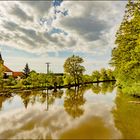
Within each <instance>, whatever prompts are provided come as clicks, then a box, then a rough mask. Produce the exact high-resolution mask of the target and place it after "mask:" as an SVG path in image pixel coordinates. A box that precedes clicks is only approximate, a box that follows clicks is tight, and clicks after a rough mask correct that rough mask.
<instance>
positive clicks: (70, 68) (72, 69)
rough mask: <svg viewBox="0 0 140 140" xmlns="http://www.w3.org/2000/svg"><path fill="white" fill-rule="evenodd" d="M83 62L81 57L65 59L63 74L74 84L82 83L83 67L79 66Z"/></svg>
mask: <svg viewBox="0 0 140 140" xmlns="http://www.w3.org/2000/svg"><path fill="white" fill-rule="evenodd" d="M83 62H84V60H83V59H82V58H81V57H79V56H75V55H73V56H71V57H69V58H67V59H66V61H65V63H64V72H65V73H66V74H67V75H70V76H71V77H72V78H73V79H74V83H75V84H79V83H80V81H82V76H83V72H84V71H85V68H84V66H82V65H81V63H83Z"/></svg>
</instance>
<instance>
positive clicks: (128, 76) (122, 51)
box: [111, 0, 140, 87]
mask: <svg viewBox="0 0 140 140" xmlns="http://www.w3.org/2000/svg"><path fill="white" fill-rule="evenodd" d="M115 43H116V45H117V47H116V48H114V49H113V51H112V59H111V64H112V66H114V67H115V73H116V79H117V81H118V83H120V84H121V85H122V86H123V87H125V86H129V87H132V86H136V85H137V83H139V82H140V55H139V54H140V0H136V1H131V0H129V2H128V4H127V5H126V11H125V15H124V18H123V21H122V23H121V25H120V28H119V30H118V31H117V33H116V41H115Z"/></svg>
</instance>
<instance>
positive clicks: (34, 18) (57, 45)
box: [0, 1, 124, 53]
mask: <svg viewBox="0 0 140 140" xmlns="http://www.w3.org/2000/svg"><path fill="white" fill-rule="evenodd" d="M121 3H122V5H119V4H118V2H109V1H108V2H107V1H105V2H87V1H84V2H74V1H69V2H67V1H65V2H63V3H62V5H61V6H60V7H59V9H64V8H65V9H68V12H69V15H68V16H66V17H64V16H62V15H59V14H58V16H57V19H56V20H54V21H53V23H52V27H57V28H60V29H62V30H64V31H65V32H67V33H68V35H67V36H65V35H63V34H57V35H49V34H47V31H46V30H45V28H43V27H41V26H40V24H39V19H40V18H41V17H46V18H47V16H48V17H50V16H52V14H53V13H52V7H50V6H51V2H41V1H39V2H38V1H35V2H28V1H27V2H18V1H17V2H14V1H13V2H1V5H0V9H1V10H0V13H1V14H3V16H2V18H1V22H0V40H1V45H2V44H5V45H8V46H12V47H16V48H18V49H22V50H26V51H28V52H29V51H32V52H34V53H47V52H55V51H58V52H59V51H64V50H69V49H70V50H73V51H81V52H85V53H86V52H87V53H92V52H93V53H94V48H96V47H100V46H102V47H106V46H108V45H109V44H110V40H111V39H112V38H113V37H112V35H114V34H112V33H111V31H112V29H113V28H114V25H115V24H118V23H120V19H121V17H122V15H121V14H122V11H121V10H120V9H123V8H124V2H121ZM3 7H6V8H3ZM52 27H51V28H52Z"/></svg>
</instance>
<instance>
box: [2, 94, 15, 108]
mask: <svg viewBox="0 0 140 140" xmlns="http://www.w3.org/2000/svg"><path fill="white" fill-rule="evenodd" d="M11 97H13V96H12V94H11V93H8V94H0V110H2V107H3V103H4V102H5V101H7V100H9V99H11Z"/></svg>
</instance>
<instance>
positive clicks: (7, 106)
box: [0, 82, 140, 139]
mask: <svg viewBox="0 0 140 140" xmlns="http://www.w3.org/2000/svg"><path fill="white" fill-rule="evenodd" d="M137 100H139V99H135V98H133V97H129V96H127V95H125V94H123V93H121V91H118V90H117V88H116V87H115V83H113V82H110V83H101V84H92V85H86V86H83V87H80V88H79V89H78V88H72V89H61V90H57V91H53V90H44V91H21V92H19V93H11V94H10V95H9V96H4V95H3V96H2V95H1V96H0V138H1V139H10V138H11V139H134V138H139V139H140V104H137V102H136V103H135V101H137Z"/></svg>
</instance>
